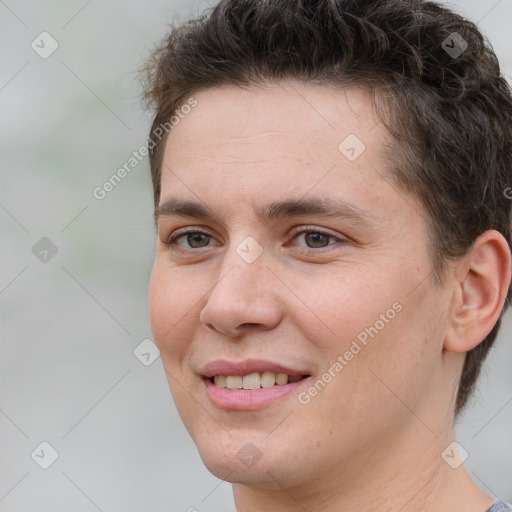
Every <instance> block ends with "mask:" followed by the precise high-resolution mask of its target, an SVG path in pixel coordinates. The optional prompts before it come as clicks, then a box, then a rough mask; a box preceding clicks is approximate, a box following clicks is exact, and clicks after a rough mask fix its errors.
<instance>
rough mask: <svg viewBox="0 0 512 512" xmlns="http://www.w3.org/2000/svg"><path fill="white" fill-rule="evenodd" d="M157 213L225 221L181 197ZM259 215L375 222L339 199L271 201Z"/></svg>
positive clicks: (319, 198) (268, 218)
mask: <svg viewBox="0 0 512 512" xmlns="http://www.w3.org/2000/svg"><path fill="white" fill-rule="evenodd" d="M154 215H155V222H158V219H159V218H160V217H171V216H179V217H192V218H195V219H206V220H213V221H216V222H218V223H222V222H223V219H222V218H221V217H220V216H219V215H218V214H216V213H215V212H214V211H213V210H211V209H210V208H208V207H207V206H206V205H204V204H202V203H199V202H195V201H189V200H186V199H181V198H178V197H171V198H169V199H167V200H165V201H164V202H163V203H162V204H160V205H158V207H157V208H156V209H155V214H154ZM256 215H257V217H258V218H259V219H260V220H262V221H267V222H268V221H272V220H276V219H283V218H285V217H293V216H299V215H318V216H321V217H328V218H348V219H351V220H354V221H357V222H365V223H368V224H372V222H371V221H370V219H369V217H368V215H367V214H366V212H364V211H363V210H361V209H360V208H358V207H357V206H355V205H353V204H350V203H347V202H346V201H343V200H340V199H332V198H322V197H307V198H306V197H303V198H299V199H287V200H284V201H277V202H273V203H269V204H268V205H265V206H264V207H262V208H259V209H257V210H256Z"/></svg>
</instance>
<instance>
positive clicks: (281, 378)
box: [276, 373, 288, 386]
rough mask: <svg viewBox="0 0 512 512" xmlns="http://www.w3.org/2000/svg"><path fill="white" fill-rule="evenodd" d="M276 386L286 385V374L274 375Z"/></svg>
mask: <svg viewBox="0 0 512 512" xmlns="http://www.w3.org/2000/svg"><path fill="white" fill-rule="evenodd" d="M276 384H279V385H280V386H282V385H283V384H288V375H286V373H278V374H277V375H276Z"/></svg>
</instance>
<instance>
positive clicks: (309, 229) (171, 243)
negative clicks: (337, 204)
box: [164, 226, 347, 252]
mask: <svg viewBox="0 0 512 512" xmlns="http://www.w3.org/2000/svg"><path fill="white" fill-rule="evenodd" d="M308 233H318V234H321V235H325V236H327V237H329V238H331V239H333V240H335V241H336V242H341V243H344V242H347V240H344V239H341V238H338V237H336V236H334V235H332V234H331V233H328V232H326V231H322V230H321V229H317V228H315V227H314V226H306V227H304V228H303V229H301V230H297V231H295V232H294V233H293V238H292V239H295V238H296V237H297V236H298V235H304V234H308ZM191 234H201V235H207V236H209V237H211V238H214V237H213V236H212V235H210V234H209V233H207V232H204V231H199V230H198V229H195V228H190V229H186V230H184V231H180V232H179V233H177V234H175V235H173V236H171V237H169V239H168V240H167V241H165V242H164V245H165V246H166V247H167V248H168V249H172V250H177V251H197V250H199V249H205V248H207V247H209V246H205V247H199V248H193V247H191V248H185V247H181V246H179V245H178V243H177V242H178V240H179V239H180V238H182V237H183V236H185V235H191ZM332 245H334V244H328V245H326V246H324V247H317V248H314V247H307V246H299V250H300V252H311V251H314V252H318V251H320V250H322V249H324V250H328V249H329V248H330V247H331V246H332Z"/></svg>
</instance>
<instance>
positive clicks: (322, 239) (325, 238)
mask: <svg viewBox="0 0 512 512" xmlns="http://www.w3.org/2000/svg"><path fill="white" fill-rule="evenodd" d="M301 237H304V238H303V239H304V242H305V244H306V245H305V246H306V247H309V248H310V249H322V248H323V247H327V246H329V245H333V244H330V243H329V239H332V240H335V241H340V240H339V239H338V238H336V237H335V236H333V235H329V234H327V233H323V232H322V231H312V230H310V231H302V232H300V233H297V234H296V235H295V237H294V240H296V239H299V238H301ZM301 245H302V244H301Z"/></svg>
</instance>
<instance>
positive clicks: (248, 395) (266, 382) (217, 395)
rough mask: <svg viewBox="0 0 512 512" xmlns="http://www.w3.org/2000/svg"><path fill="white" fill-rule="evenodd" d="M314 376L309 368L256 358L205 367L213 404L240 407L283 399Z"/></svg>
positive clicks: (208, 389)
mask: <svg viewBox="0 0 512 512" xmlns="http://www.w3.org/2000/svg"><path fill="white" fill-rule="evenodd" d="M310 377H311V374H310V373H308V372H307V371H306V372H305V371H301V370H296V369H291V368H287V367H285V366H283V365H279V364H275V363H270V362H268V361H267V362H265V361H255V360H248V361H244V362H241V363H231V362H228V361H216V362H213V363H210V364H209V365H207V366H206V367H205V368H204V369H203V371H202V379H203V381H204V383H205V386H206V394H207V396H208V398H209V399H210V401H211V402H212V403H213V405H215V406H216V407H219V408H221V409H229V410H237V411H250V410H257V409H261V408H264V407H266V406H269V405H271V404H273V403H275V402H276V401H279V402H282V399H284V398H285V397H287V396H288V397H289V396H290V395H291V394H292V393H293V392H294V391H296V390H297V388H298V387H299V386H303V385H304V382H306V381H307V380H309V378H310Z"/></svg>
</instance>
